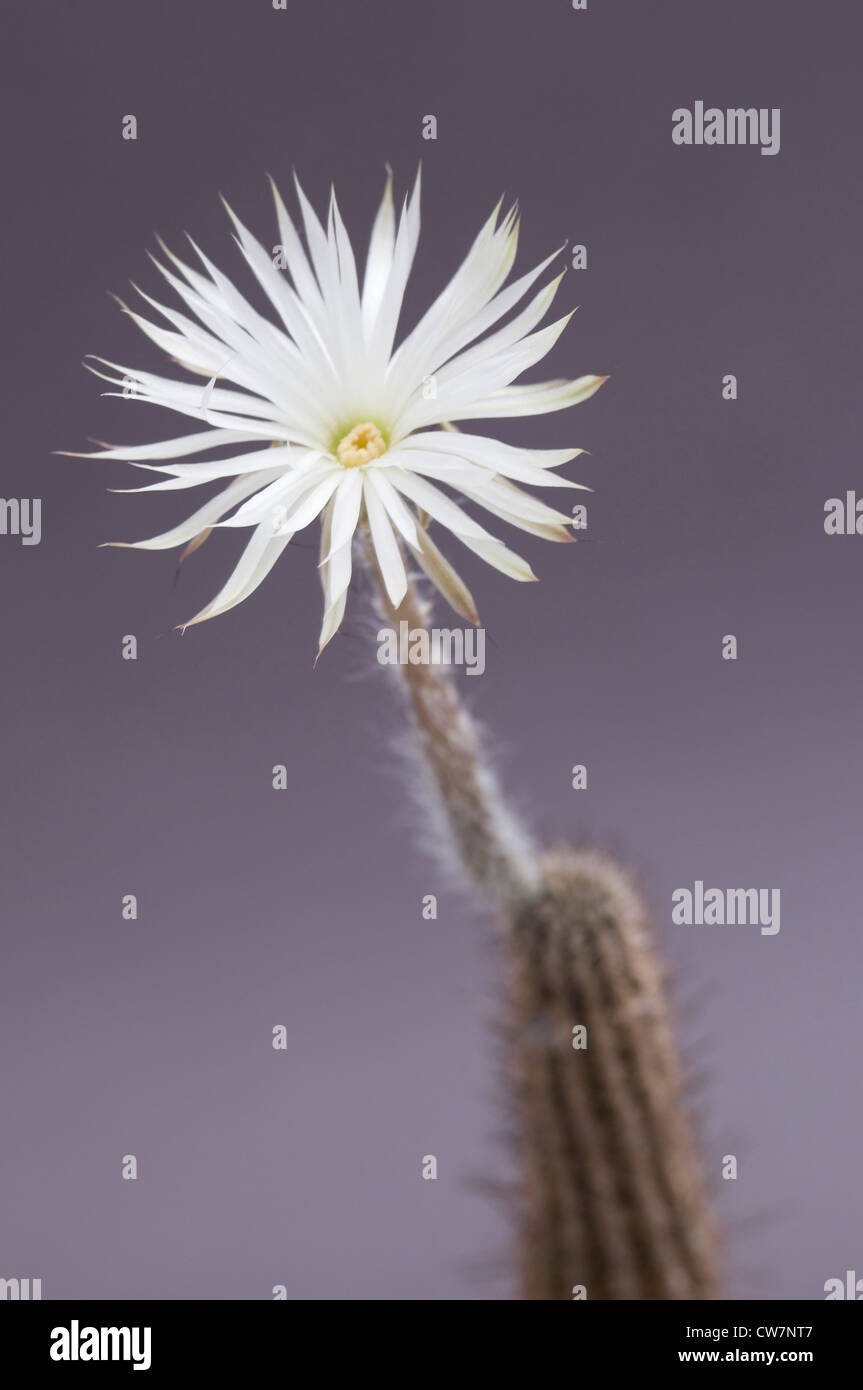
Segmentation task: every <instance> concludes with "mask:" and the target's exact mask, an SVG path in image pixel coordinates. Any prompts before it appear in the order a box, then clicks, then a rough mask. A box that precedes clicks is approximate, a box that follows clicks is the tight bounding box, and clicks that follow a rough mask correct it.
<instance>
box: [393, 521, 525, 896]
mask: <svg viewBox="0 0 863 1390" xmlns="http://www.w3.org/2000/svg"><path fill="white" fill-rule="evenodd" d="M365 556H366V561H367V564H368V567H369V569H370V571H371V573H372V574H373V575H374V576H375V577H376V579H377V581H378V584H377V595H376V599H375V603H376V608H377V611H378V613H379V614H380V616H381V618H382V619H385V620H386V621H387V622H388V623H390V624H391V625H392V626H393V627H395V628H397V627H398V625H399V623H400V622H403V621H406V622H407V623H408V626H409V628H410V629H412V630H416V629H418V628H427V627H428V622H429V616H430V605H429V604H428V603H427V601H426V600H425V599H424V598H423V596H422V594H421V592H420V589H419V587H418V584H417V581H416V578H415V576H413V575H411V576H410V577H409V580H408V585H407V590H406V592H405V596H404V598H403V599H402V601H401V603H400V604H399V605H398V606H395V605H393V603H392V601H391V599H390V598H389V595H388V594H387V591H386V587H385V585H384V584H383V581H382V580H381V579H380V576H379V572H378V570H377V566H376V562H375V555H374V549H373V547H371V546H368V545H367V546H366V548H365ZM393 669H394V670H395V671H396V672H397V677H398V686H399V687H400V693H401V696H402V698H403V699H404V700H405V701H406V703H407V705H408V707H409V710H410V718H411V725H412V737H411V740H410V748H411V753H410V759H411V763H412V764H413V766H414V768H415V769H416V770H417V771H418V772H419V779H418V778H416V777H415V778H413V779H412V785H413V787H414V788H417V787H418V783H419V785H421V787H422V792H421V793H420V796H421V802H420V804H421V806H422V809H423V812H424V815H425V820H426V828H427V831H428V833H429V837H430V845H431V847H432V848H433V850H434V851H435V852H436V854H437V858H438V860H439V862H440V863H441V865H442V867H444V868H445V869H446V870H447V871H448V873H449V874H450V875H453V876H456V877H458V878H460V879H462V880H464V879H465V878H467V879H468V880H469V881H472V882H473V884H474V885H475V886H476V887H477V888H478V889H479V890H480V891H481V893H482V894H483V896H484V898H485V900H486V901H488V902H490V903H492V904H494V905H495V906H496V907H498V908H499V909H503V910H505V911H508V912H513V911H517V910H518V908H519V907H520V905H521V904H523V903H524V902H526V901H528V900H529V899H530V898H532V897H533V896H534V895H535V894H536V892H537V890H538V888H539V885H540V875H539V869H538V865H537V858H536V851H535V847H534V844H533V842H532V840H531V838H530V836H529V834H528V832H527V831H526V830H525V828H524V827H523V826H522V824H521V823H520V821H519V819H518V817H517V816H516V815H515V814H514V812H513V811H511V810H510V808H509V806H508V805H507V802H506V799H505V797H504V794H503V791H502V789H501V787H500V784H499V782H498V779H497V776H496V774H495V772H494V769H493V767H492V764H491V761H490V759H489V757H488V756H487V754H486V751H485V748H484V742H483V737H482V734H481V731H480V729H479V727H478V726H477V724H476V723H475V721H474V719H473V718H472V716H471V715H470V713H469V712H468V710H467V709H466V708H465V706H464V703H463V702H462V701H461V700H460V699H459V697H458V694H457V693H456V690H455V685H454V681H453V677H452V675H451V674H450V673H449V672H448V671H447V669H446V668H445V667H443V666H440V665H436V664H417V665H413V664H411V663H406V664H405V665H398V666H396V667H394V668H393Z"/></svg>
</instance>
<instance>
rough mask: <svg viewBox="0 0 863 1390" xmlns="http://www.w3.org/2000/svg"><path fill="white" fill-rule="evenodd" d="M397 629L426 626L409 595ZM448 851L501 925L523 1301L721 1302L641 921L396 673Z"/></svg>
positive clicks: (461, 725) (390, 611)
mask: <svg viewBox="0 0 863 1390" xmlns="http://www.w3.org/2000/svg"><path fill="white" fill-rule="evenodd" d="M365 554H366V559H367V564H368V566H369V568H370V570H371V571H372V573H373V574H374V575H375V577H376V579H377V598H376V606H377V610H378V613H379V615H380V617H381V619H382V620H383V621H384V622H385V623H386V625H387V626H389V627H393V628H395V629H396V630H398V625H399V623H400V622H407V623H408V625H409V628H410V629H417V628H422V627H427V626H428V621H429V617H430V610H429V606H428V605H427V604H426V602H425V601H424V600H423V598H422V597H421V596H420V594H419V593H418V591H417V589H416V586H415V585H414V584H413V583H410V584H409V586H408V591H407V594H406V596H405V598H404V600H403V601H402V603H401V604H400V605H399V607H398V608H395V607H394V606H393V604H392V603H391V602H390V600H389V598H388V597H387V595H386V591H385V589H384V586H383V583H382V581H381V578H380V574H379V572H378V570H377V566H376V563H375V560H374V553H373V550H372V549H371V548H370V547H369V548H367V549H366V552H365ZM396 669H397V670H398V672H399V675H400V677H401V681H400V683H401V686H402V688H403V691H404V694H405V695H406V697H407V701H408V704H409V708H410V713H411V718H412V724H413V728H414V732H415V734H416V738H417V742H418V744H419V749H420V752H421V754H422V759H423V762H424V764H425V767H426V770H427V773H428V777H429V781H430V783H431V787H432V790H433V792H434V794H435V797H436V801H437V815H436V817H435V819H436V821H437V822H438V823H439V824H440V823H442V824H443V826H444V827H445V829H446V832H447V836H448V839H449V841H450V842H451V848H452V850H453V852H454V854H455V856H456V857H457V858H458V860H459V861H460V862H461V864H462V866H463V868H464V869H465V870H466V871H467V875H468V877H469V878H470V879H472V880H473V882H474V884H475V886H476V887H477V888H478V889H479V890H480V893H481V895H482V897H483V898H484V899H485V901H486V902H487V903H489V904H490V905H491V906H492V907H493V908H494V909H496V912H497V916H498V917H499V919H500V920H501V922H502V926H503V950H504V959H505V973H506V991H505V1004H504V1027H503V1033H504V1038H505V1046H506V1052H505V1065H504V1076H505V1080H506V1084H507V1090H508V1095H507V1102H508V1105H509V1108H510V1110H511V1111H512V1113H513V1116H514V1120H515V1131H516V1140H515V1142H516V1151H517V1159H518V1172H519V1179H518V1198H519V1201H518V1232H519V1234H518V1257H517V1260H518V1278H519V1288H520V1295H521V1297H522V1298H526V1299H571V1298H572V1297H574V1296H581V1295H580V1293H579V1294H576V1295H574V1292H573V1291H574V1290H579V1291H580V1290H582V1289H583V1290H584V1296H586V1297H587V1298H589V1299H708V1298H716V1297H718V1296H719V1295H718V1292H717V1290H718V1275H717V1267H718V1246H717V1240H716V1234H715V1230H714V1226H713V1221H712V1217H711V1213H710V1210H709V1206H708V1203H707V1200H706V1196H705V1192H704V1188H703V1183H702V1177H701V1171H700V1163H699V1158H698V1153H697V1149H696V1145H695V1141H694V1137H693V1134H692V1131H691V1127H690V1124H689V1119H688V1116H687V1111H686V1105H685V1102H684V1096H683V1085H682V1079H681V1066H680V1062H679V1057H678V1053H677V1048H676V1044H675V1041H674V1035H673V1030H672V1020H671V1015H670V1010H669V1005H668V1000H667V997H666V991H665V986H664V980H663V974H662V970H661V968H660V965H659V961H658V957H657V952H656V947H655V944H654V941H653V937H652V934H651V932H650V930H649V928H648V925H647V922H646V917H645V912H644V908H643V905H642V903H641V900H640V898H639V897H638V895H637V894H636V892H635V890H634V888H633V886H632V884H631V883H630V881H629V879H628V878H627V876H626V875H625V874H624V873H623V872H622V871H621V870H620V869H619V868H618V867H617V866H616V865H615V864H614V863H613V862H612V861H611V860H609V859H606V858H604V857H603V856H600V855H597V854H593V853H576V852H574V851H572V850H568V849H564V850H561V851H558V852H556V853H554V854H546V855H543V856H541V857H539V856H538V855H536V854H535V852H534V851H533V849H532V847H531V846H530V842H529V841H528V839H527V837H526V835H525V833H524V832H523V831H522V830H521V828H520V826H519V825H518V822H517V820H516V819H515V818H514V817H513V816H511V815H510V813H509V811H508V810H507V808H506V804H505V801H504V798H503V794H502V792H501V789H500V787H499V785H498V782H497V780H496V778H495V776H494V773H493V772H492V771H491V769H490V767H489V765H488V762H487V760H486V759H485V758H484V755H483V752H482V748H481V741H480V738H479V735H478V731H477V729H476V726H475V724H474V722H473V720H472V719H471V717H470V715H469V714H468V713H467V711H466V710H465V709H464V707H463V705H462V703H461V701H460V700H459V697H458V694H457V690H456V687H455V683H454V681H453V679H452V677H451V675H450V674H449V673H448V671H447V670H446V668H445V667H441V666H440V665H428V664H426V665H421V664H417V665H411V664H405V665H400V666H398V667H397V668H396Z"/></svg>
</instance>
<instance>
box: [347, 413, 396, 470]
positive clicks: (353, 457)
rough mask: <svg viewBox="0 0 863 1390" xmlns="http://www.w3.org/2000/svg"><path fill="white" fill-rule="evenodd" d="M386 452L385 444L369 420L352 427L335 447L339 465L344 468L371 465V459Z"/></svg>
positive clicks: (376, 428) (375, 426)
mask: <svg viewBox="0 0 863 1390" xmlns="http://www.w3.org/2000/svg"><path fill="white" fill-rule="evenodd" d="M386 451H387V442H386V440H385V439H384V437H383V435H382V434H381V432H380V430H379V429H378V427H377V425H374V424H372V422H371V420H364V421H363V423H362V424H361V425H354V427H353V429H352V430H351V431H350V433H349V434H346V435H345V437H344V439H342V440H340V441H339V444H338V446H337V447H336V454H337V455H338V460H339V463H340V464H342V465H343V467H345V468H360V467H361V466H362V464H364V463H371V461H372V459H379V458H380V456H381V454H385V453H386Z"/></svg>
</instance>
